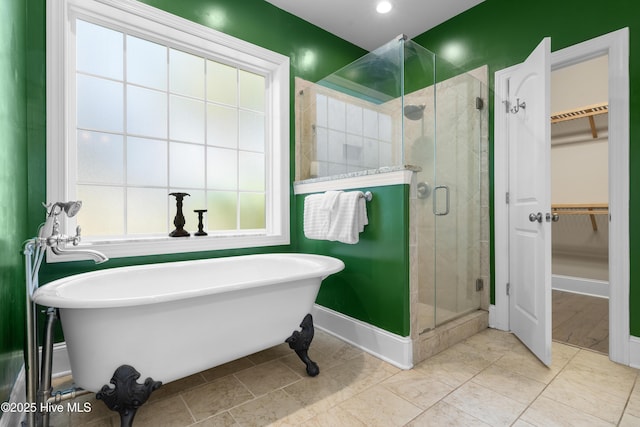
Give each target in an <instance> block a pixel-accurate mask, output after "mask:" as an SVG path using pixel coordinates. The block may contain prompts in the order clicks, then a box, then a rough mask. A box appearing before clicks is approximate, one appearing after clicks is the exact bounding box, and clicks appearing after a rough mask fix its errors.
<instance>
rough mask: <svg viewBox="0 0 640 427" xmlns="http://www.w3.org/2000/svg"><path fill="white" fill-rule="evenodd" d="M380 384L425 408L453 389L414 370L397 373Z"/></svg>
mask: <svg viewBox="0 0 640 427" xmlns="http://www.w3.org/2000/svg"><path fill="white" fill-rule="evenodd" d="M382 385H383V386H384V387H386V388H387V389H389V390H391V391H392V392H393V393H395V394H397V395H398V396H400V397H402V398H403V399H405V400H408V401H409V402H411V403H413V404H414V405H416V406H419V407H420V408H422V409H427V408H429V407H431V406H433V405H434V404H435V403H437V402H438V401H439V400H440V399H442V398H443V397H445V396H446V395H448V394H449V393H451V392H452V391H453V390H454V387H453V386H451V385H449V384H445V383H443V382H440V381H437V380H434V379H431V378H429V377H427V376H426V375H424V374H422V373H420V372H419V371H416V370H408V371H402V372H399V373H397V374H396V375H394V376H392V377H391V378H389V379H387V380H385V381H384V382H383V383H382Z"/></svg>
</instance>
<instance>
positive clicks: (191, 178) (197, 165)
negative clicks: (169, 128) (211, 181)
mask: <svg viewBox="0 0 640 427" xmlns="http://www.w3.org/2000/svg"><path fill="white" fill-rule="evenodd" d="M204 156H205V154H204V146H202V145H194V144H182V143H179V142H171V143H170V148H169V185H171V186H172V187H187V188H189V187H195V188H202V187H203V186H204V183H205V180H204ZM187 192H188V191H187Z"/></svg>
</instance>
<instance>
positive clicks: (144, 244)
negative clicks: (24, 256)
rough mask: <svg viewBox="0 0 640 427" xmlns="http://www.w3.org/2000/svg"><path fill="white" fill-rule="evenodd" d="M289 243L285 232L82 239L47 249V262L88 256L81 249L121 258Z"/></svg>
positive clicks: (87, 257)
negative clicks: (60, 251) (58, 251)
mask: <svg viewBox="0 0 640 427" xmlns="http://www.w3.org/2000/svg"><path fill="white" fill-rule="evenodd" d="M288 244H290V238H289V235H288V233H287V234H281V235H271V236H267V235H264V234H262V235H244V236H237V235H235V236H193V235H192V236H189V237H155V238H146V239H140V240H113V241H108V242H107V241H101V242H83V243H80V244H79V245H78V246H75V247H74V246H70V245H69V246H67V247H66V248H65V250H68V251H69V252H68V253H67V254H65V255H54V254H52V253H51V251H47V262H48V263H55V262H69V261H84V260H90V259H92V258H91V257H89V256H87V255H86V254H83V253H82V250H83V249H89V250H94V251H98V252H101V253H103V254H104V255H106V256H107V257H109V258H123V257H135V256H147V255H166V254H177V253H188V252H203V251H216V250H226V249H242V248H253V247H262V246H279V245H288Z"/></svg>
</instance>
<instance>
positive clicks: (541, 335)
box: [506, 38, 551, 365]
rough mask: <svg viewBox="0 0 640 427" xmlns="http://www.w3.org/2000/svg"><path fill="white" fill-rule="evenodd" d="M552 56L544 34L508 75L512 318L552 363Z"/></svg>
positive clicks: (538, 353) (518, 333) (513, 325)
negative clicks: (526, 56)
mask: <svg viewBox="0 0 640 427" xmlns="http://www.w3.org/2000/svg"><path fill="white" fill-rule="evenodd" d="M550 55H551V39H549V38H545V39H544V40H542V42H541V43H540V44H539V45H538V47H537V48H536V49H535V50H534V51H533V52H532V53H531V55H530V56H529V57H528V58H527V60H526V61H525V62H523V63H522V64H521V65H519V66H518V67H517V69H515V71H514V72H513V74H512V75H511V77H510V79H509V96H508V101H509V102H508V104H507V108H508V110H509V111H508V113H506V114H507V126H508V129H509V132H508V150H509V259H510V261H509V317H510V327H511V330H512V331H513V333H515V334H516V336H517V337H518V338H519V339H520V340H521V341H522V342H523V343H524V344H525V345H526V346H527V347H529V349H530V350H531V351H532V352H533V353H534V354H535V355H536V356H537V357H538V358H539V359H540V360H541V361H542V362H543V363H545V364H546V365H550V364H551V222H550V220H551V218H550V215H549V213H550V207H551V200H550V191H551V184H550V175H551V174H550V150H551V144H550V123H551V121H550V117H551V114H550V107H549V99H550V93H549V92H550V90H549V80H550V79H549V77H550V71H551V68H550Z"/></svg>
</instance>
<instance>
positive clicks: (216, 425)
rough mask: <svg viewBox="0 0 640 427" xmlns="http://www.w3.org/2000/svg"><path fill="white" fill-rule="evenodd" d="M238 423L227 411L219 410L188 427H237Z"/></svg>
mask: <svg viewBox="0 0 640 427" xmlns="http://www.w3.org/2000/svg"><path fill="white" fill-rule="evenodd" d="M239 426H240V424H238V423H237V422H236V420H234V419H233V417H232V416H231V414H230V413H229V412H221V413H219V414H218V415H214V416H213V417H209V418H206V419H204V420H202V421H199V422H197V423H195V424H191V426H190V427H239Z"/></svg>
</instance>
